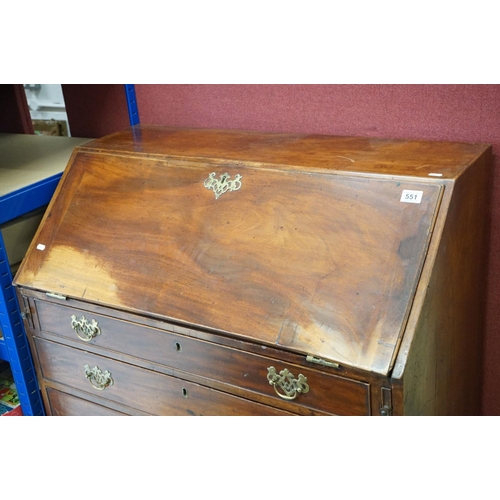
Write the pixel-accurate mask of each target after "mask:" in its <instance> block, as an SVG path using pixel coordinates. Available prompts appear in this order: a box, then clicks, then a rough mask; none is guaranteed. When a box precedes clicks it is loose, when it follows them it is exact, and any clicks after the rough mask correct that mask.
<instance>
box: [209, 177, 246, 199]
mask: <svg viewBox="0 0 500 500" xmlns="http://www.w3.org/2000/svg"><path fill="white" fill-rule="evenodd" d="M241 177H242V176H241V175H240V174H236V175H235V176H234V179H231V176H230V175H229V174H228V173H227V172H226V173H224V174H221V175H219V178H218V179H216V178H215V172H212V173H211V174H210V175H209V176H208V177H207V178H206V179H205V182H204V183H203V185H204V186H205V187H206V188H207V189H211V190H212V191H213V192H214V194H215V199H216V200H217V199H218V198H219V196H222V195H223V194H224V193H226V192H228V191H238V189H240V187H241Z"/></svg>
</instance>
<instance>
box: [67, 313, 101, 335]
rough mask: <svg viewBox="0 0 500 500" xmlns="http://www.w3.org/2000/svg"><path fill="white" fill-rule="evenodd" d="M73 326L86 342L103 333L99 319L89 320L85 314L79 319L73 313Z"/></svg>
mask: <svg viewBox="0 0 500 500" xmlns="http://www.w3.org/2000/svg"><path fill="white" fill-rule="evenodd" d="M71 328H73V330H75V332H76V335H77V337H78V338H79V339H80V340H83V341H84V342H90V341H91V340H92V339H93V338H94V337H97V336H98V335H101V329H100V328H99V325H98V324H97V321H96V320H95V319H93V320H92V321H88V319H87V318H86V317H85V316H81V317H80V319H77V318H76V316H75V315H74V314H73V315H72V316H71Z"/></svg>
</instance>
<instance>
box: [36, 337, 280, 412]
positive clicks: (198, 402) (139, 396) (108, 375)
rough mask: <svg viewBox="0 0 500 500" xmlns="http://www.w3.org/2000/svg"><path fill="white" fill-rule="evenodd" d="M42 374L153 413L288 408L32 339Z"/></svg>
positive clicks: (263, 410)
mask: <svg viewBox="0 0 500 500" xmlns="http://www.w3.org/2000/svg"><path fill="white" fill-rule="evenodd" d="M34 341H35V346H36V353H37V356H38V362H39V366H40V368H41V371H42V373H41V375H42V377H43V378H44V379H45V381H46V382H47V383H48V384H50V382H54V383H56V384H64V385H67V386H69V387H73V388H75V389H78V390H80V391H85V392H90V393H92V394H94V395H99V396H100V397H101V398H102V399H103V401H105V400H106V399H107V400H109V401H113V402H115V403H119V404H121V405H125V406H129V407H132V408H136V409H137V410H140V411H143V412H146V413H149V414H152V415H214V416H216V415H250V416H256V415H287V414H288V413H287V412H284V411H280V410H278V409H275V408H272V407H267V406H265V405H261V404H259V403H254V402H251V401H247V400H244V399H242V398H238V397H236V396H231V395H229V394H225V393H222V392H220V391H217V390H214V389H209V388H207V387H203V386H200V385H198V384H194V383H191V382H187V381H184V380H181V379H177V378H175V377H170V376H167V375H163V374H160V373H156V372H152V371H150V370H146V369H144V368H139V367H137V366H133V365H129V364H127V363H122V362H119V361H115V360H112V359H109V358H105V357H102V356H97V355H95V354H91V353H89V352H85V351H80V350H78V349H73V348H71V347H67V346H63V345H61V344H57V343H55V342H50V341H47V340H43V339H39V338H35V339H34Z"/></svg>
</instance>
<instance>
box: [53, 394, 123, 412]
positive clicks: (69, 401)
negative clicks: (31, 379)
mask: <svg viewBox="0 0 500 500" xmlns="http://www.w3.org/2000/svg"><path fill="white" fill-rule="evenodd" d="M46 394H47V401H48V405H49V408H48V409H49V410H50V414H51V415H53V416H66V417H90V416H95V417H117V416H123V415H124V413H120V412H118V411H115V410H112V409H111V408H107V407H106V406H102V405H98V404H95V403H92V402H90V401H86V400H85V399H81V398H78V397H76V396H72V395H70V394H66V393H65V392H62V391H58V390H56V389H52V388H50V387H47V390H46Z"/></svg>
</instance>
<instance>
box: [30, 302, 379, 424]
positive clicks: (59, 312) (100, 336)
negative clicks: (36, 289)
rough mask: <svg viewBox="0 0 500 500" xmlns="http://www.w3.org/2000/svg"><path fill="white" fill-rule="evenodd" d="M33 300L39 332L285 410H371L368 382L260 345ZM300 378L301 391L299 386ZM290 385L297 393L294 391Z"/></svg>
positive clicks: (359, 412) (360, 412) (343, 412)
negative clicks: (269, 352) (254, 348)
mask: <svg viewBox="0 0 500 500" xmlns="http://www.w3.org/2000/svg"><path fill="white" fill-rule="evenodd" d="M35 304H36V309H37V314H38V319H39V323H40V327H41V329H42V331H45V332H51V333H55V334H58V335H61V336H63V337H66V338H69V339H72V340H78V339H79V338H80V339H86V340H85V344H86V345H87V346H89V349H91V347H90V346H94V345H95V346H98V347H100V348H103V349H107V350H109V351H113V352H114V353H115V354H114V355H115V356H116V353H120V354H122V353H123V354H126V355H129V356H133V357H135V358H140V359H142V360H145V361H146V362H147V363H155V364H160V365H163V366H167V367H170V368H173V369H175V370H182V371H183V372H185V373H188V374H193V375H196V376H197V377H203V378H204V379H207V381H210V380H213V381H216V382H219V383H222V384H225V385H227V386H229V387H228V390H230V391H231V387H233V388H238V389H243V390H246V391H252V392H253V393H257V394H259V395H264V396H268V397H271V398H273V399H274V400H279V401H280V403H279V406H281V407H283V404H285V405H286V408H287V409H289V410H290V411H297V410H296V406H297V405H299V406H301V407H304V408H309V409H312V410H319V411H321V412H326V413H331V414H335V415H368V414H369V413H370V405H369V401H370V397H369V396H370V386H369V384H366V383H363V382H359V381H355V380H350V379H346V378H343V377H340V376H337V375H333V374H332V375H330V374H326V373H324V372H320V371H317V370H313V369H308V368H306V367H303V366H298V365H292V364H288V363H282V362H280V361H278V360H276V359H273V358H270V357H268V356H266V355H265V354H266V349H265V347H262V355H258V354H255V353H251V352H245V351H242V350H239V349H234V348H231V347H227V346H223V345H218V344H215V343H212V342H207V341H204V340H200V339H196V338H191V337H187V336H185V335H179V334H175V333H172V332H166V331H164V330H159V329H156V328H152V327H147V326H143V325H139V324H136V323H132V322H127V321H122V320H118V319H115V318H110V317H107V316H103V315H98V314H94V313H88V312H86V311H83V310H80V309H77V308H71V307H68V306H66V305H59V304H54V303H50V302H44V301H39V300H36V301H35ZM72 325H73V328H72ZM83 325H85V326H83ZM82 344H83V342H82ZM109 356H113V353H110V354H109ZM304 379H306V381H305V384H306V386H307V389H305V390H304V388H305V387H306V386H304V387H301V386H300V383H301V381H303V380H304ZM207 384H208V385H210V382H207ZM294 387H296V388H297V389H299V390H300V391H302V393H299V392H294ZM306 391H307V392H306ZM248 397H251V396H248ZM283 401H285V403H284V402H283Z"/></svg>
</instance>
